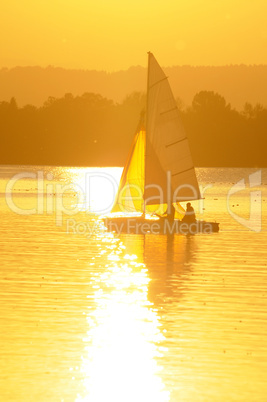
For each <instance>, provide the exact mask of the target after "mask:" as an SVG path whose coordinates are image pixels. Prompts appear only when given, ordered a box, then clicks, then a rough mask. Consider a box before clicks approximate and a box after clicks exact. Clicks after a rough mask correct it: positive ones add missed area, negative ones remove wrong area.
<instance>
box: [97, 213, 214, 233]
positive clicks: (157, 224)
mask: <svg viewBox="0 0 267 402" xmlns="http://www.w3.org/2000/svg"><path fill="white" fill-rule="evenodd" d="M104 225H105V227H106V228H107V230H108V232H115V233H118V234H120V233H127V234H131V233H134V234H148V233H151V234H166V235H170V234H175V233H178V234H185V235H187V234H197V233H204V234H210V233H216V232H219V223H217V222H206V221H196V222H193V223H190V224H188V223H185V222H182V221H179V220H175V221H174V222H169V221H168V220H167V219H159V220H152V219H145V218H143V217H119V218H118V217H117V218H105V219H104Z"/></svg>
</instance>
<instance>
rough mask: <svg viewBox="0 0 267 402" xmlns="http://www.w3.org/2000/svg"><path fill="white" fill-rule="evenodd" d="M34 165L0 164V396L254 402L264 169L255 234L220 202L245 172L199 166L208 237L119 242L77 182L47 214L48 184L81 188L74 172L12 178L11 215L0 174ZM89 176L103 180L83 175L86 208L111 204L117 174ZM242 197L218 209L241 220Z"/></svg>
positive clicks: (261, 396)
mask: <svg viewBox="0 0 267 402" xmlns="http://www.w3.org/2000/svg"><path fill="white" fill-rule="evenodd" d="M38 170H39V171H42V170H43V169H38V168H37V167H30V168H29V167H28V168H25V167H24V168H23V167H21V168H19V167H2V168H1V170H0V178H1V180H0V191H1V206H0V213H1V215H0V216H1V220H0V226H1V239H0V247H1V254H0V256H1V257H0V258H1V271H0V283H1V286H0V300H1V304H0V325H1V344H0V356H1V362H0V400H1V401H2V400H3V401H27V402H28V401H90V402H91V401H92V402H94V401H103V402H106V401H114V402H118V401H123V402H124V401H127V402H128V401H144V402H147V401H160V402H161V401H171V402H173V401H189V402H191V401H225V400H227V401H265V400H266V395H267V382H266V372H267V315H266V313H267V290H266V283H267V258H266V256H267V252H266V245H267V231H266V216H267V211H266V205H267V186H266V178H265V176H266V171H262V186H261V187H260V188H257V191H258V192H261V197H262V198H261V204H262V230H261V231H260V232H254V231H253V230H250V229H248V228H246V227H245V226H242V225H241V224H239V223H238V222H237V221H236V220H235V219H234V218H233V217H231V216H230V214H229V212H228V211H227V205H226V194H227V191H228V190H229V188H230V187H231V186H232V185H233V183H235V182H236V181H238V180H240V179H241V178H242V177H247V176H248V174H249V173H251V171H250V170H246V169H244V170H243V171H242V170H238V169H237V170H230V169H221V170H214V169H199V170H198V176H199V179H200V182H201V183H202V184H203V185H207V183H209V184H212V187H211V188H210V189H208V190H207V192H206V195H205V200H204V201H203V202H204V204H203V205H202V206H199V205H197V204H195V208H196V211H197V212H198V214H200V212H201V211H200V210H201V208H202V207H203V208H205V209H203V210H202V212H203V215H201V217H203V218H204V219H215V220H217V221H219V222H220V228H221V230H220V232H219V233H217V234H212V235H202V234H199V235H195V236H182V235H174V236H170V237H167V236H164V235H146V236H143V235H120V236H118V237H117V236H115V235H114V234H109V233H106V232H105V231H104V229H103V225H102V223H101V221H99V220H98V217H97V216H96V215H93V214H88V213H87V207H88V205H87V206H86V205H85V202H84V200H83V199H82V198H81V197H79V199H78V200H77V196H76V193H77V188H78V187H77V185H76V187H75V186H71V185H70V186H68V188H65V192H64V194H63V197H62V199H63V202H64V208H65V210H64V211H65V212H66V211H69V214H70V210H69V209H67V208H70V207H72V211H74V212H75V213H74V212H73V214H72V215H66V213H64V214H62V219H61V214H60V213H59V212H58V211H57V210H56V206H57V207H58V208H59V207H60V205H61V204H60V200H59V201H58V193H57V188H56V184H58V185H61V186H63V185H65V184H67V183H72V182H73V181H75V182H76V183H77V184H79V189H80V190H81V192H82V191H83V189H85V187H86V185H85V184H84V183H85V181H84V173H85V171H86V170H85V169H72V168H51V169H50V168H48V167H47V168H46V169H45V171H44V176H43V178H44V179H45V182H42V183H41V184H40V182H39V184H38V182H37V180H36V179H35V178H34V177H30V178H25V177H24V178H20V179H19V180H18V181H17V182H16V183H14V186H13V188H12V201H13V203H14V205H15V206H16V207H17V208H19V210H17V213H16V212H14V211H12V208H13V209H14V205H13V204H12V205H13V207H12V205H11V207H10V205H9V206H8V205H7V201H6V198H5V189H6V185H7V183H9V180H10V178H11V177H12V176H14V174H15V173H18V172H32V173H35V172H37V171H38ZM88 171H89V172H91V173H92V171H94V170H92V169H91V170H90V169H88ZM96 171H98V172H102V173H103V172H104V173H105V174H106V176H105V177H106V178H104V179H103V177H100V178H99V177H98V178H97V177H95V178H94V181H92V182H91V183H90V194H91V197H90V200H89V204H90V208H91V210H96V209H99V210H100V209H101V208H102V209H103V208H105V207H106V206H107V205H108V204H109V203H110V199H112V191H113V184H112V183H111V182H110V180H109V176H108V175H112V177H114V178H115V181H116V180H118V178H119V175H120V172H121V170H120V169H110V170H108V169H104V170H103V169H102V170H101V169H98V170H95V171H94V172H96ZM49 172H50V173H51V172H52V173H53V175H54V177H53V180H52V178H51V177H49V176H48V179H47V174H48V173H49ZM242 175H243V176H242ZM100 176H101V175H100ZM40 177H41V176H40ZM105 180H106V182H105ZM38 186H39V187H38ZM47 186H50V187H47ZM58 188H59V187H58ZM41 190H42V191H43V193H44V200H43V203H42V199H43V198H42V197H41V196H40V191H41ZM38 191H39V204H37V197H38ZM43 193H42V194H43ZM249 195H250V193H249V190H248V191H243V192H242V191H240V193H238V194H235V195H234V196H233V197H232V198H231V203H230V204H231V205H230V209H231V210H233V211H236V213H238V215H240V216H243V217H246V218H248V212H249V205H250V203H252V202H259V198H257V194H256V193H255V194H254V195H253V197H254V198H255V197H256V198H255V199H254V198H253V200H252V199H251V200H250V197H249ZM103 200H105V202H104V201H103ZM77 201H78V207H77V208H76V210H75V209H74V208H75V205H76V203H77ZM87 201H88V200H87ZM57 202H58V204H57ZM32 208H36V213H35V214H28V215H25V213H24V214H22V211H24V212H25V211H26V209H27V210H30V209H32ZM62 209H63V207H62V208H61V210H62ZM18 212H20V213H18ZM88 222H91V226H90V227H87V226H85V224H87V223H88ZM79 223H80V226H79ZM89 230H91V232H89ZM67 231H68V232H69V233H67ZM75 231H76V232H79V233H76V234H75V233H74V232H75Z"/></svg>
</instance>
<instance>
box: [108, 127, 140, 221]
mask: <svg viewBox="0 0 267 402" xmlns="http://www.w3.org/2000/svg"><path fill="white" fill-rule="evenodd" d="M145 149H146V134H145V131H144V130H143V129H141V130H140V131H139V132H138V133H137V134H136V135H135V137H134V140H133V143H132V146H131V149H130V152H129V155H128V158H127V162H126V165H125V167H124V169H123V172H122V176H121V180H120V185H119V189H118V192H117V197H116V201H115V204H114V206H113V209H112V211H111V212H122V213H124V214H125V213H131V212H143V202H144V201H143V195H144V187H145Z"/></svg>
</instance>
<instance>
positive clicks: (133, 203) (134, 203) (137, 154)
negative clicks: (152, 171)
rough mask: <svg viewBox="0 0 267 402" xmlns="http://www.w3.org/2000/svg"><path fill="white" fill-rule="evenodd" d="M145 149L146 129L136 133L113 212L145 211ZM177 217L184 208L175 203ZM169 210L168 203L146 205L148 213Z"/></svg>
mask: <svg viewBox="0 0 267 402" xmlns="http://www.w3.org/2000/svg"><path fill="white" fill-rule="evenodd" d="M145 150H146V133H145V130H144V129H141V130H140V131H138V133H137V134H136V135H135V137H134V140H133V143H132V146H131V149H130V152H129V155H128V158H127V162H126V164H125V167H124V169H123V172H122V176H121V180H120V184H119V189H118V192H117V196H116V201H115V203H114V206H113V208H112V211H111V212H116V213H122V214H124V215H125V214H128V213H131V214H132V213H135V212H138V213H143V211H144V205H143V203H144V187H145ZM174 207H175V210H176V213H175V218H176V219H182V217H183V216H184V209H183V207H182V206H181V205H180V204H179V203H176V204H174ZM166 210H167V204H154V205H146V213H149V214H150V215H153V214H154V213H156V214H157V215H163V214H164V213H165V212H166Z"/></svg>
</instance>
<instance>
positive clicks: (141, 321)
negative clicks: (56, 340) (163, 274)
mask: <svg viewBox="0 0 267 402" xmlns="http://www.w3.org/2000/svg"><path fill="white" fill-rule="evenodd" d="M100 248H101V251H105V253H102V257H101V258H103V255H105V270H104V271H102V273H98V274H96V275H95V276H94V278H93V281H92V285H93V284H94V285H95V287H96V288H95V291H94V295H93V297H94V302H95V306H96V307H95V309H94V311H91V312H89V313H88V316H87V322H88V325H89V330H88V333H87V334H88V337H87V338H86V339H84V342H85V344H86V348H85V351H86V352H85V355H84V356H83V357H82V367H81V371H82V374H83V377H84V388H85V393H84V394H83V395H79V396H78V397H77V401H88V400H90V401H108V400H114V401H123V402H125V401H148V400H153V401H159V402H165V401H169V397H170V395H169V392H168V391H166V390H165V389H164V384H163V382H162V380H161V378H160V370H161V368H160V367H159V365H158V363H157V360H156V359H157V358H158V357H160V355H161V353H160V350H161V349H160V344H161V342H162V341H163V340H164V337H163V334H162V332H161V330H160V322H159V317H158V315H157V311H156V310H155V309H154V308H153V304H152V303H151V302H149V301H148V284H149V281H150V279H149V277H148V274H147V269H146V267H145V265H144V264H143V263H142V262H140V260H139V259H138V258H137V256H136V255H129V254H125V247H124V245H123V244H122V243H121V242H120V241H119V240H118V239H115V238H114V237H113V236H112V235H110V234H109V235H104V236H103V237H102V239H101V245H100Z"/></svg>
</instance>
